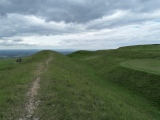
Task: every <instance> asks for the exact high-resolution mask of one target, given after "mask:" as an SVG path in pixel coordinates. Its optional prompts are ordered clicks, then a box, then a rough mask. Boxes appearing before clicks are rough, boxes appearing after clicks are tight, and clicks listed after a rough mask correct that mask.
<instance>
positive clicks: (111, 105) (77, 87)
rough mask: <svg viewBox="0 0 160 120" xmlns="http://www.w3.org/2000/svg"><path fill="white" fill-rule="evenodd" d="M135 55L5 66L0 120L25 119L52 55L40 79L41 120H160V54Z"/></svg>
mask: <svg viewBox="0 0 160 120" xmlns="http://www.w3.org/2000/svg"><path fill="white" fill-rule="evenodd" d="M141 47H143V46H141ZM147 47H148V48H147V49H150V48H149V47H151V46H147ZM151 48H152V47H151ZM129 49H130V48H127V49H126V50H121V49H118V50H100V51H95V52H93V51H92V52H91V51H77V52H75V53H73V54H70V55H68V56H64V55H61V54H59V53H56V52H52V51H42V52H39V53H37V54H35V55H33V56H30V57H27V58H24V59H23V62H22V63H20V64H15V63H14V60H13V59H10V60H1V61H0V111H2V112H0V119H2V120H3V119H4V120H5V119H6V118H7V119H9V118H14V119H17V118H19V117H20V116H21V115H20V114H22V113H23V112H24V110H23V109H24V105H25V102H26V101H27V98H26V93H27V91H28V89H29V88H30V86H31V83H32V81H34V80H35V78H36V74H35V71H36V69H37V64H39V63H42V62H43V63H44V61H46V59H48V58H49V57H50V55H51V54H52V57H53V59H52V60H51V61H50V62H49V66H48V69H47V70H46V71H45V72H44V73H42V74H41V76H40V77H41V81H40V89H39V91H38V96H37V98H36V99H38V100H40V105H39V106H38V108H37V109H36V111H35V115H34V116H37V117H38V118H39V119H40V120H41V119H42V120H52V119H55V120H159V119H160V109H159V107H160V101H159V98H160V92H159V91H160V88H159V86H160V81H159V80H160V75H159V73H158V72H159V69H158V67H157V66H158V65H159V63H160V62H159V58H160V53H159V52H155V51H153V52H151V50H149V51H147V52H146V51H145V52H144V51H143V50H129ZM94 56H97V57H96V58H93V59H86V60H80V59H84V58H90V57H94ZM24 68H25V69H24ZM142 69H143V70H142ZM151 71H152V72H151ZM153 72H154V73H156V72H157V73H156V74H153Z"/></svg>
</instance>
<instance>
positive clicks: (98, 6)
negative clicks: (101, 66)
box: [0, 0, 160, 23]
mask: <svg viewBox="0 0 160 120" xmlns="http://www.w3.org/2000/svg"><path fill="white" fill-rule="evenodd" d="M3 1H4V2H3ZM159 4H160V1H159V0H154V1H152V0H145V1H144V0H132V1H128V0H121V1H119V0H108V1H106V0H87V1H83V2H76V1H73V0H72V1H71V0H63V1H57V0H2V2H1V3H0V8H1V10H0V14H1V15H7V14H10V13H17V14H23V15H35V16H39V17H44V18H45V19H46V20H47V21H64V22H66V23H68V22H75V23H84V22H88V21H90V20H94V19H98V18H100V17H103V16H106V15H110V14H112V13H113V12H114V11H115V10H131V11H134V12H151V11H153V10H155V9H159Z"/></svg>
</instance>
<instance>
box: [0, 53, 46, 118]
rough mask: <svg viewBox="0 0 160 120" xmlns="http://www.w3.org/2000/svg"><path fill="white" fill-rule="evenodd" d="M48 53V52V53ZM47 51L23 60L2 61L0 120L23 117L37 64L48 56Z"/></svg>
mask: <svg viewBox="0 0 160 120" xmlns="http://www.w3.org/2000/svg"><path fill="white" fill-rule="evenodd" d="M47 53H48V52H47ZM47 53H46V52H45V51H44V52H40V53H38V54H35V55H33V56H30V57H28V58H24V59H22V63H15V59H7V60H0V119H1V120H3V119H4V120H8V119H10V118H11V119H18V118H20V117H22V116H21V115H22V114H23V112H24V107H25V103H26V102H27V99H26V93H27V91H28V89H29V87H30V85H31V82H32V81H33V80H34V79H35V77H36V76H35V71H36V69H37V64H38V63H39V62H42V61H43V60H44V59H45V58H46V56H47V55H48V54H47Z"/></svg>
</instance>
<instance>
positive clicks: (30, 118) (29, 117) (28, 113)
mask: <svg viewBox="0 0 160 120" xmlns="http://www.w3.org/2000/svg"><path fill="white" fill-rule="evenodd" d="M51 60H52V55H51V56H50V58H49V59H47V60H46V62H45V63H40V64H38V65H37V71H36V79H35V81H34V82H33V83H32V86H31V88H30V89H29V91H28V93H27V97H28V102H27V104H26V107H25V115H23V118H20V119H19V120H39V118H35V116H34V113H35V109H36V108H37V106H38V105H39V103H40V101H39V100H35V97H36V95H37V92H38V89H39V88H40V85H39V84H40V80H41V78H40V75H41V74H42V73H43V72H45V71H46V70H47V69H48V64H49V62H50V61H51Z"/></svg>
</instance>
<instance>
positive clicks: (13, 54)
mask: <svg viewBox="0 0 160 120" xmlns="http://www.w3.org/2000/svg"><path fill="white" fill-rule="evenodd" d="M39 51H41V50H37V49H31V50H26V49H22V50H0V59H7V58H18V57H26V56H29V55H32V54H34V53H36V52H39ZM54 51H57V52H59V53H61V54H63V55H66V54H69V53H71V52H73V51H74V50H68V49H61V50H54Z"/></svg>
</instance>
